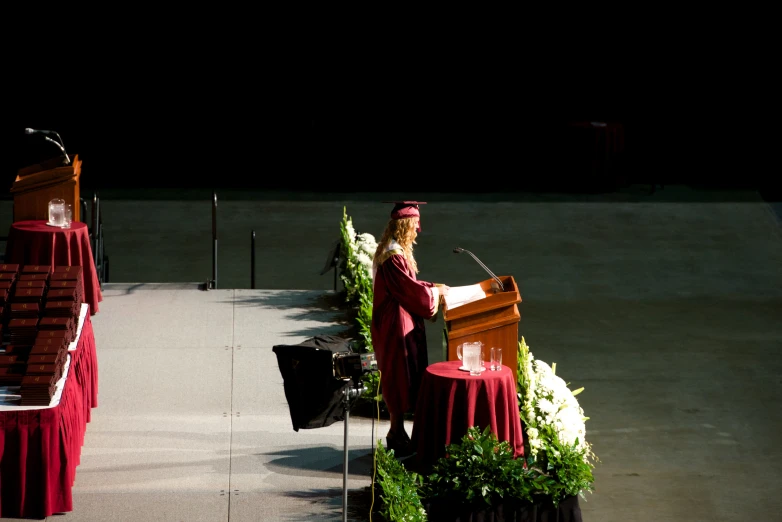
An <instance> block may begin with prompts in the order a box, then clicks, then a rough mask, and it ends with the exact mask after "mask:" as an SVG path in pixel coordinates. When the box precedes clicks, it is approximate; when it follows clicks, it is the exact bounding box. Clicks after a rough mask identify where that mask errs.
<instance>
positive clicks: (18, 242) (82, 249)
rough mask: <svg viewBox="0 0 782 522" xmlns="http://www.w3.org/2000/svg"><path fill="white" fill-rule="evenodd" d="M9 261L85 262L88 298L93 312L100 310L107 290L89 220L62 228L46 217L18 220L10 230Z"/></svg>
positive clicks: (84, 272)
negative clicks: (92, 243) (103, 287)
mask: <svg viewBox="0 0 782 522" xmlns="http://www.w3.org/2000/svg"><path fill="white" fill-rule="evenodd" d="M5 262H6V263H14V264H19V265H21V266H24V265H50V266H51V267H52V268H54V267H55V266H67V265H71V266H81V267H82V269H83V273H82V276H83V277H82V279H83V282H84V302H85V303H87V304H89V305H90V315H95V314H96V313H98V303H99V302H101V301H102V300H103V294H102V293H101V289H100V282H99V281H98V273H97V270H96V269H95V258H94V257H93V255H92V247H91V246H90V237H89V232H88V229H87V225H86V224H85V223H80V222H76V221H74V222H73V223H71V227H70V228H60V227H52V226H49V225H47V224H46V221H45V220H31V221H17V222H16V223H13V224H12V225H11V229H10V230H9V232H8V242H7V243H6V251H5Z"/></svg>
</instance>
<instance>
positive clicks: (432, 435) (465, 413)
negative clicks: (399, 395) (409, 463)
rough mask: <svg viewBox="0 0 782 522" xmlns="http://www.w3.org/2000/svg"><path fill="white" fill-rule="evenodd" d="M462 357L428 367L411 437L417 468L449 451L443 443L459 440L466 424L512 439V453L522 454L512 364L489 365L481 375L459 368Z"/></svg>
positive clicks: (432, 461)
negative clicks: (487, 428) (508, 365)
mask: <svg viewBox="0 0 782 522" xmlns="http://www.w3.org/2000/svg"><path fill="white" fill-rule="evenodd" d="M461 364H462V363H461V361H445V362H439V363H435V364H431V365H429V366H428V367H427V368H426V371H425V372H424V375H423V378H422V380H421V388H420V390H419V392H418V403H417V406H416V410H415V418H414V420H413V433H412V440H413V444H414V447H415V448H416V450H417V453H418V454H417V456H416V458H417V460H418V465H419V469H420V470H422V471H424V470H428V469H429V468H430V467H431V466H432V465H433V464H434V463H435V462H437V459H439V458H440V457H442V456H444V455H445V447H446V446H447V445H449V444H452V443H456V442H461V440H462V437H463V436H464V435H465V434H466V433H467V429H468V428H470V427H472V426H477V427H479V428H480V429H481V431H483V429H485V428H486V426H491V431H492V432H493V433H494V434H495V435H497V438H498V439H499V440H500V441H508V443H510V447H511V449H512V450H513V455H514V457H519V456H521V455H523V454H524V435H523V432H522V428H521V418H520V417H519V407H518V399H517V398H516V397H517V396H516V381H515V379H514V378H513V373H511V369H510V368H508V367H507V366H503V367H502V369H501V370H499V371H492V370H489V369H486V370H485V371H484V372H483V373H482V374H481V375H470V372H467V371H462V370H460V369H459V367H460V366H461Z"/></svg>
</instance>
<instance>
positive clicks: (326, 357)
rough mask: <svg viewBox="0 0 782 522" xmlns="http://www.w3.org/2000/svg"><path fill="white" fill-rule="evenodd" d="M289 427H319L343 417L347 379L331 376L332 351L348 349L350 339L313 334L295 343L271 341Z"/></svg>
mask: <svg viewBox="0 0 782 522" xmlns="http://www.w3.org/2000/svg"><path fill="white" fill-rule="evenodd" d="M273 350H274V353H275V354H277V365H278V366H279V368H280V373H281V374H282V379H283V387H284V389H285V398H286V399H287V400H288V408H289V409H290V413H291V421H292V422H293V430H294V431H299V429H312V428H323V427H326V426H330V425H331V424H334V423H335V422H337V421H342V420H344V419H345V412H344V409H343V407H342V398H343V390H344V389H345V388H346V387H347V386H348V385H349V384H350V381H346V380H342V379H338V378H336V377H335V376H334V362H333V354H334V353H340V352H347V353H351V352H352V349H351V346H350V342H349V341H348V340H346V339H343V338H341V337H336V336H334V335H317V336H315V337H312V338H310V339H307V340H305V341H303V342H301V343H299V344H293V345H287V344H278V345H275V346H274V348H273Z"/></svg>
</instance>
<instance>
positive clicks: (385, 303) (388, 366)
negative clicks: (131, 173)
mask: <svg viewBox="0 0 782 522" xmlns="http://www.w3.org/2000/svg"><path fill="white" fill-rule="evenodd" d="M373 284H374V300H373V303H372V325H371V327H370V331H371V334H372V346H373V348H374V350H375V356H376V358H377V367H378V369H379V370H380V390H381V393H382V395H383V400H384V401H385V403H386V406H387V407H388V410H389V411H390V412H393V413H395V414H403V413H405V412H408V411H412V410H414V409H415V404H416V399H417V397H418V387H419V385H420V383H421V375H422V374H423V371H424V369H425V368H426V366H427V365H428V364H429V357H428V354H427V352H426V327H425V325H424V320H425V319H429V318H431V317H433V316H434V314H436V313H437V304H438V303H437V301H436V300H435V297H434V296H435V292H434V290H433V289H432V287H433V286H435V284H434V283H428V282H426V281H418V280H417V279H416V276H415V272H413V270H412V269H411V268H410V266H409V265H408V263H407V260H406V259H405V257H404V256H403V255H401V254H393V255H391V256H390V257H388V258H387V259H386V260H385V261H384V262H383V263H382V264H381V265H380V266H378V267H377V272H376V274H375V276H374V282H373Z"/></svg>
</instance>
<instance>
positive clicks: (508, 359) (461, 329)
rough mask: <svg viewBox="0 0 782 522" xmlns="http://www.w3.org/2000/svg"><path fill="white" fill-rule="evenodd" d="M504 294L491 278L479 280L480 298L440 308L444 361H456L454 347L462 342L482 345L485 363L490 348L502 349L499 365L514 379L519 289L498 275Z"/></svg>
mask: <svg viewBox="0 0 782 522" xmlns="http://www.w3.org/2000/svg"><path fill="white" fill-rule="evenodd" d="M498 278H499V280H500V281H502V286H503V287H504V288H505V291H504V292H503V291H500V290H499V289H497V292H496V293H495V291H494V289H493V288H492V283H494V285H495V286H496V285H497V283H496V282H495V281H494V279H486V280H485V281H481V282H480V283H478V284H480V286H481V289H482V290H483V291H484V293H485V294H486V297H484V298H483V299H478V300H477V301H473V302H471V303H468V304H465V305H462V306H458V307H456V308H454V309H452V310H449V309H448V305H443V320H444V321H445V336H446V340H447V354H446V357H447V360H448V361H456V360H458V359H459V357H457V355H456V347H457V346H459V345H460V344H462V343H465V342H475V341H480V342H482V343H483V350H484V351H483V354H484V360H485V361H486V362H488V359H489V356H490V350H491V348H492V346H494V347H499V348H502V364H503V366H508V367H509V368H510V369H511V371H512V372H513V378H514V380H517V379H518V376H517V371H518V370H517V368H518V364H517V360H518V350H519V321H520V320H521V314H520V313H519V307H518V304H519V303H520V302H521V295H520V294H519V287H518V286H517V285H516V281H515V280H514V279H513V277H512V276H499V277H498Z"/></svg>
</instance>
